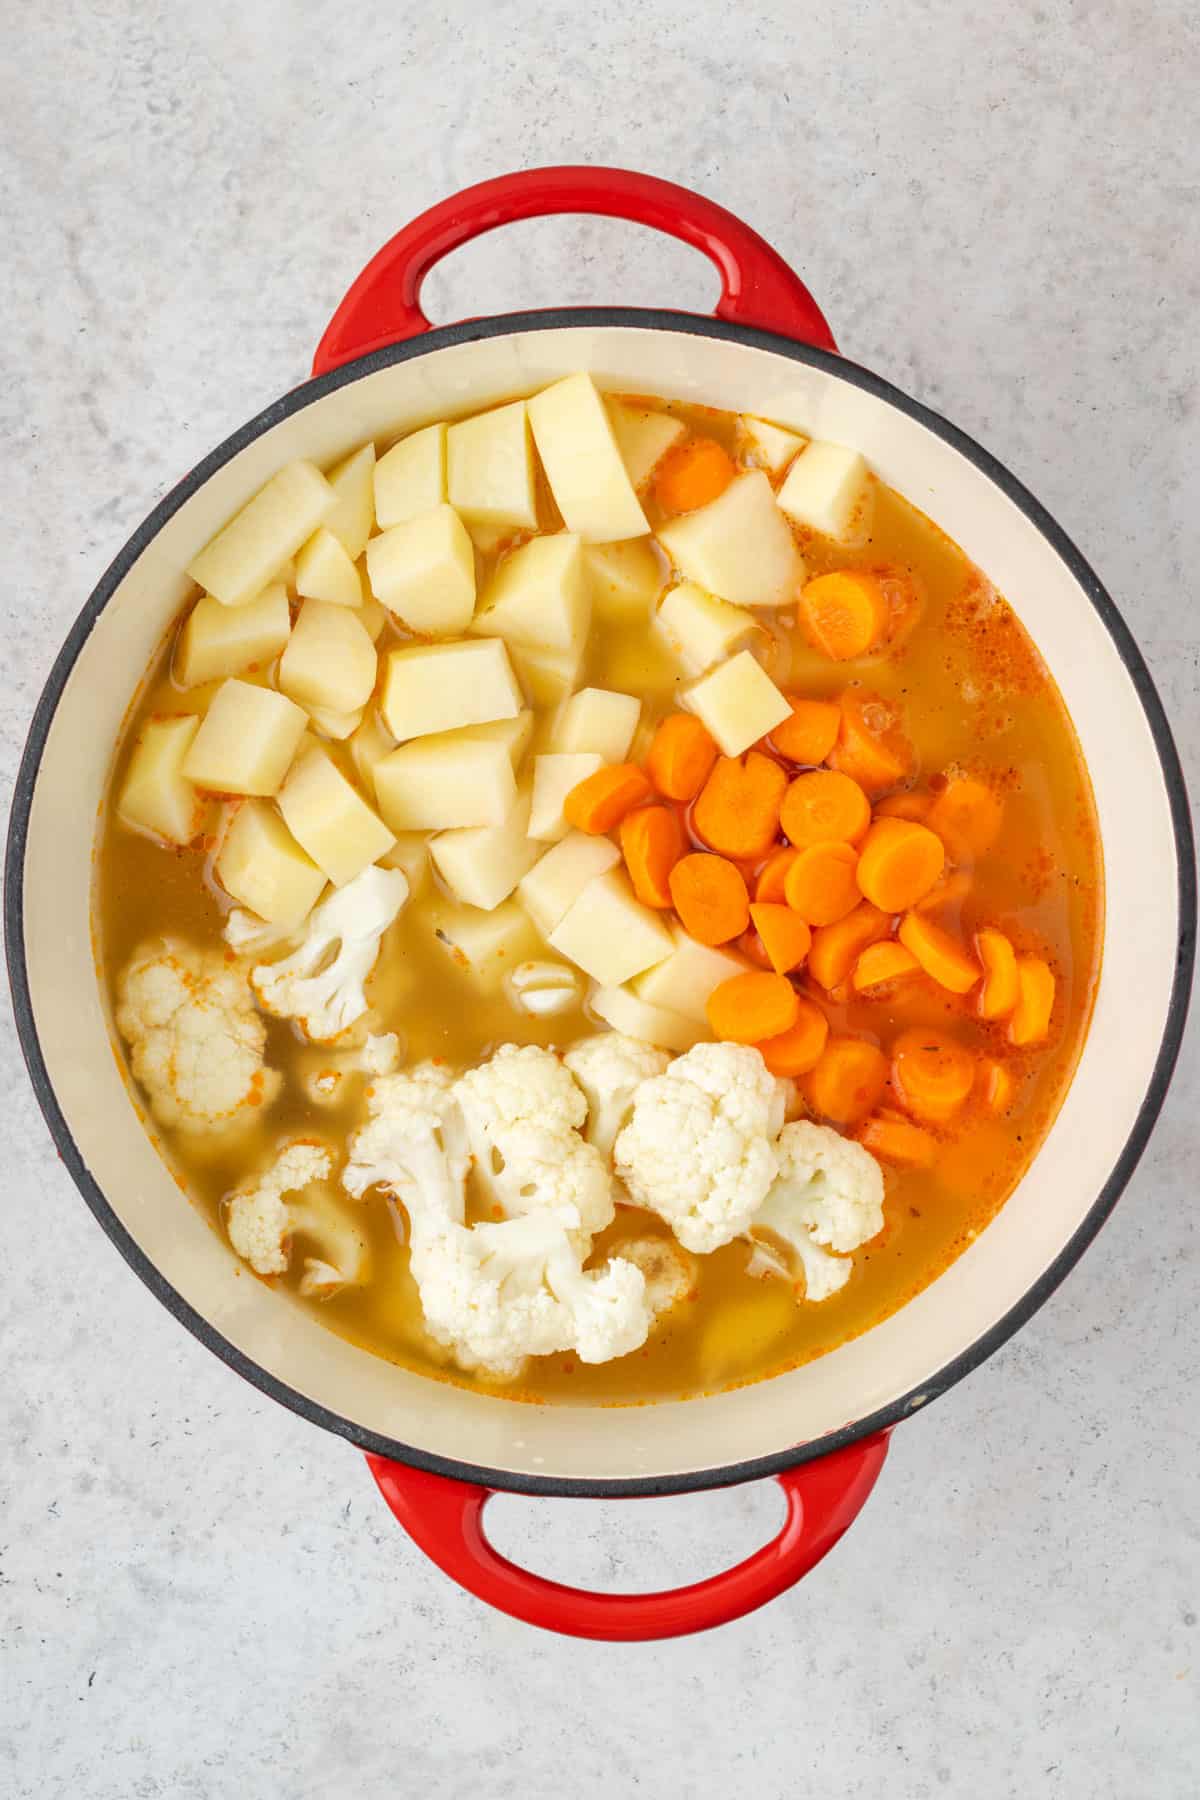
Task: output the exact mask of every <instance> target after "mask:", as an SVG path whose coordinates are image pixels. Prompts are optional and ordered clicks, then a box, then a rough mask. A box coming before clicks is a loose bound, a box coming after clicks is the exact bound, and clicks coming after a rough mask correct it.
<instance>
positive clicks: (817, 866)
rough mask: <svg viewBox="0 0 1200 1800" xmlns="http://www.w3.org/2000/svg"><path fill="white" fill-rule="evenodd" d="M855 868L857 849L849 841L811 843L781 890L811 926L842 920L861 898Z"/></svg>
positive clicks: (802, 853) (800, 856) (799, 857)
mask: <svg viewBox="0 0 1200 1800" xmlns="http://www.w3.org/2000/svg"><path fill="white" fill-rule="evenodd" d="M857 869H858V852H857V851H856V850H855V849H854V847H853V846H852V845H851V844H810V845H809V846H808V848H807V850H801V851H799V852H798V853H797V856H796V860H795V862H794V863H793V864H792V866H791V868H790V869H789V870H788V872H787V879H786V880H785V882H784V888H783V891H784V894H785V895H786V897H787V903H788V905H789V906H790V907H791V908H792V909H793V911H794V912H797V913H799V915H800V917H801V918H802V919H807V920H808V922H809V924H810V925H832V924H833V923H834V921H835V920H837V919H844V918H845V916H846V914H847V913H848V912H853V910H854V908H855V907H856V906H857V905H858V903H859V901H860V900H861V899H862V895H861V893H860V892H859V887H858V881H857V880H856V871H857Z"/></svg>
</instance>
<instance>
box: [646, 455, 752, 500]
mask: <svg viewBox="0 0 1200 1800" xmlns="http://www.w3.org/2000/svg"><path fill="white" fill-rule="evenodd" d="M736 474H737V468H736V466H735V464H734V462H733V459H732V457H731V456H730V455H729V453H728V452H727V451H725V450H723V449H722V448H721V446H720V444H718V443H717V441H716V439H715V438H705V437H698V438H688V439H687V441H686V442H685V443H682V444H679V445H677V446H676V447H675V449H673V450H668V451H667V454H666V455H665V456H664V457H663V459H662V462H661V463H660V464H659V466H658V473H657V474H656V475H655V477H654V498H655V499H656V500H657V501H658V504H659V505H660V506H661V507H662V509H663V511H664V512H669V513H684V512H695V510H696V508H697V507H698V506H707V505H708V503H709V501H710V500H716V499H718V498H719V496H720V495H721V494H723V493H724V492H725V489H726V488H727V487H728V486H729V484H730V482H731V481H732V480H733V478H734V476H735V475H736Z"/></svg>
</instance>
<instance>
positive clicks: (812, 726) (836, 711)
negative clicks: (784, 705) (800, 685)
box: [767, 694, 842, 768]
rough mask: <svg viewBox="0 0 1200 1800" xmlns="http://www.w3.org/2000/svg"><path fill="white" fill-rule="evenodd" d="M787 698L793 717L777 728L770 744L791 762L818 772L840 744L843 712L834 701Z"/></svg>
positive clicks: (790, 695)
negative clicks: (819, 765) (838, 739)
mask: <svg viewBox="0 0 1200 1800" xmlns="http://www.w3.org/2000/svg"><path fill="white" fill-rule="evenodd" d="M786 698H787V700H788V701H789V703H790V705H791V708H792V716H791V718H790V719H785V720H784V721H783V724H782V725H777V726H776V727H775V729H774V731H773V732H772V733H771V735H770V737H769V738H768V740H767V741H768V743H770V744H771V746H772V747H773V748H774V749H776V750H778V752H779V754H780V756H786V757H787V759H788V761H789V762H794V763H805V764H807V765H809V766H810V767H812V768H815V767H816V765H817V764H818V763H823V762H824V761H825V758H826V757H827V756H828V755H829V752H830V751H831V750H832V749H833V746H834V745H835V744H836V743H837V735H838V732H839V731H840V730H841V726H842V709H841V707H840V706H839V705H838V704H837V702H836V701H835V700H802V699H801V698H800V696H799V695H798V694H788V695H787V696H786Z"/></svg>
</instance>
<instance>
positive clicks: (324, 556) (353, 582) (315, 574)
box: [295, 525, 365, 607]
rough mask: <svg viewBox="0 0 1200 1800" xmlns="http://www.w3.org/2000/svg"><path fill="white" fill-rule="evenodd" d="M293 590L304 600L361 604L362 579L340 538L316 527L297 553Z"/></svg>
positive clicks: (362, 597)
mask: <svg viewBox="0 0 1200 1800" xmlns="http://www.w3.org/2000/svg"><path fill="white" fill-rule="evenodd" d="M295 582H296V592H297V593H298V594H299V595H300V597H301V599H303V600H325V601H327V602H328V603H329V605H330V606H355V607H358V606H361V605H362V603H363V599H364V597H365V596H364V592H363V578H362V576H361V574H360V573H359V569H358V564H357V563H355V562H354V561H353V560H352V559H351V558H350V557H349V556H347V555H346V552H345V550H344V549H343V547H342V542H341V539H340V538H336V537H335V536H334V535H333V533H332V531H330V530H329V528H328V526H326V525H321V526H318V528H317V530H316V531H314V532H313V534H312V536H311V537H310V538H309V540H308V542H307V543H306V544H302V545H301V547H300V549H299V550H298V551H297V553H296V575H295Z"/></svg>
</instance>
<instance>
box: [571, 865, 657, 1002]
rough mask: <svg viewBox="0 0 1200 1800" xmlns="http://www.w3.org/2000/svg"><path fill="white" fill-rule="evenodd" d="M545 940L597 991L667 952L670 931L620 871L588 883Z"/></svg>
mask: <svg viewBox="0 0 1200 1800" xmlns="http://www.w3.org/2000/svg"><path fill="white" fill-rule="evenodd" d="M547 941H548V943H549V944H550V947H551V949H553V950H557V951H558V953H559V955H560V956H565V957H566V958H567V959H568V960H569V961H570V962H573V963H577V964H578V965H579V967H580V968H581V969H582V970H583V972H584V974H585V975H590V976H591V977H592V980H593V981H598V982H599V983H600V984H601V986H602V987H620V986H621V984H622V983H623V982H626V981H630V980H632V978H633V976H635V975H640V974H641V972H642V970H643V969H649V968H651V967H652V966H653V965H654V964H655V963H656V962H661V961H662V959H663V957H664V956H670V954H671V950H672V943H671V934H670V932H669V931H668V930H667V928H666V926H665V925H664V924H663V922H662V920H661V919H660V918H659V916H658V914H657V913H656V912H652V911H651V909H650V908H649V907H648V906H643V905H642V903H641V901H640V900H639V899H637V898H636V896H635V895H634V891H633V889H632V888H631V887H630V885H629V881H628V879H627V877H626V876H625V875H624V874H623V873H622V871H621V870H619V869H610V870H609V871H608V873H607V874H606V875H597V876H595V877H594V878H593V880H591V881H589V882H588V884H587V886H586V887H585V888H584V890H583V892H582V893H581V894H580V895H579V897H578V899H576V900H574V901H573V902H572V904H571V905H570V906H569V907H568V908H567V911H566V912H565V913H564V915H563V917H562V918H561V919H560V921H559V923H558V924H557V925H556V926H555V928H554V930H553V931H552V932H551V933H550V936H549V938H548V940H547Z"/></svg>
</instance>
